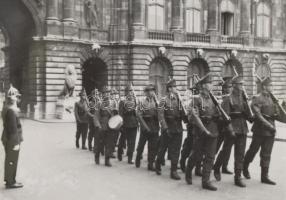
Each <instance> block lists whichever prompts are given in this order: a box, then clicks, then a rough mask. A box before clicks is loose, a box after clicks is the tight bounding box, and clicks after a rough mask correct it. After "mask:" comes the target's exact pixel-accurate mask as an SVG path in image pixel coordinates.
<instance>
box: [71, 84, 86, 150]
mask: <svg viewBox="0 0 286 200" xmlns="http://www.w3.org/2000/svg"><path fill="white" fill-rule="evenodd" d="M79 96H80V100H79V101H78V102H76V103H75V106H74V114H75V119H76V142H75V144H76V148H79V139H80V137H81V143H82V147H81V148H82V149H84V150H85V149H87V148H86V146H85V142H86V137H87V131H88V105H87V96H86V93H85V90H84V89H83V90H82V91H81V92H80V93H79Z"/></svg>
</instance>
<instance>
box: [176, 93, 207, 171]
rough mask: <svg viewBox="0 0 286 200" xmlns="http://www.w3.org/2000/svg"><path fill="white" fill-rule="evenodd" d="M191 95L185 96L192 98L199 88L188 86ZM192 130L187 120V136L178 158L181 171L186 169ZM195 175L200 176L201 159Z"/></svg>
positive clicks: (190, 147) (191, 144) (190, 149)
mask: <svg viewBox="0 0 286 200" xmlns="http://www.w3.org/2000/svg"><path fill="white" fill-rule="evenodd" d="M190 91H191V95H188V97H187V98H189V99H192V98H193V97H194V96H195V95H197V93H198V91H199V88H190ZM192 132H193V130H192V123H190V122H188V124H187V137H186V138H185V140H184V143H183V147H182V150H181V159H180V167H181V170H182V171H183V172H185V170H186V160H187V158H188V157H189V156H190V153H191V151H192V147H193V133H192ZM195 175H196V176H202V171H201V161H198V163H197V165H196V168H195Z"/></svg>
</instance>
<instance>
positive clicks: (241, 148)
mask: <svg viewBox="0 0 286 200" xmlns="http://www.w3.org/2000/svg"><path fill="white" fill-rule="evenodd" d="M233 145H234V169H235V170H242V169H243V162H244V153H245V148H246V135H244V134H237V135H236V137H235V138H231V137H225V140H224V145H223V148H222V150H221V151H220V153H219V155H218V157H217V160H216V162H215V165H214V168H215V169H219V168H220V167H221V166H223V165H224V163H228V161H229V158H230V155H231V148H232V146H233Z"/></svg>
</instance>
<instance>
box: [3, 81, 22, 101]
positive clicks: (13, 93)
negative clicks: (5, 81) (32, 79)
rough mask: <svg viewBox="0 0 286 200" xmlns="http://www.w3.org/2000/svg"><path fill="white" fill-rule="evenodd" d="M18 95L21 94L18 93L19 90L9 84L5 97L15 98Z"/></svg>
mask: <svg viewBox="0 0 286 200" xmlns="http://www.w3.org/2000/svg"><path fill="white" fill-rule="evenodd" d="M19 96H21V94H20V93H19V90H17V89H16V88H14V87H13V85H12V84H11V85H10V88H9V90H8V91H7V94H6V97H7V98H16V97H19Z"/></svg>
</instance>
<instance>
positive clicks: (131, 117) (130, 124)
mask: <svg viewBox="0 0 286 200" xmlns="http://www.w3.org/2000/svg"><path fill="white" fill-rule="evenodd" d="M125 96H126V98H125V100H122V101H120V103H119V114H120V116H121V117H122V118H123V125H122V128H121V137H122V138H121V139H122V140H123V141H125V140H126V141H127V156H128V164H134V161H133V153H134V150H135V142H136V136H137V128H138V120H137V116H136V112H137V111H136V109H137V102H136V101H137V100H136V97H135V94H134V91H133V88H132V85H131V84H129V85H127V86H126V88H125ZM123 144H124V142H122V141H121V142H120V143H119V146H118V159H119V160H122V154H123Z"/></svg>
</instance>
